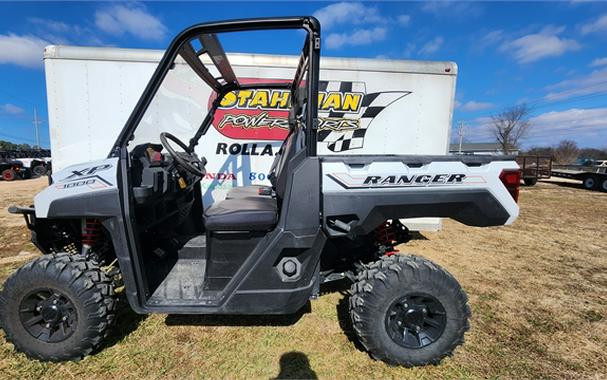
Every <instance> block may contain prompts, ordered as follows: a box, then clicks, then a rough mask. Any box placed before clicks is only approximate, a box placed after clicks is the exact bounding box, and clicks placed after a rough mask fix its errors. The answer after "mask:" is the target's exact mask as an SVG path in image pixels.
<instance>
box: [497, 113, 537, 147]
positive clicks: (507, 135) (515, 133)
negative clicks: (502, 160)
mask: <svg viewBox="0 0 607 380" xmlns="http://www.w3.org/2000/svg"><path fill="white" fill-rule="evenodd" d="M530 128H531V123H529V108H527V105H525V104H519V105H517V106H513V107H510V108H507V109H505V110H504V111H502V112H501V113H499V114H497V115H494V116H492V117H491V124H489V129H490V130H491V131H492V132H493V135H494V136H495V139H496V140H497V142H498V143H499V144H500V145H501V148H502V151H503V152H504V154H509V153H510V152H512V151H513V150H515V149H516V148H518V144H519V140H521V139H522V138H524V137H525V136H526V135H527V133H529V129H530Z"/></svg>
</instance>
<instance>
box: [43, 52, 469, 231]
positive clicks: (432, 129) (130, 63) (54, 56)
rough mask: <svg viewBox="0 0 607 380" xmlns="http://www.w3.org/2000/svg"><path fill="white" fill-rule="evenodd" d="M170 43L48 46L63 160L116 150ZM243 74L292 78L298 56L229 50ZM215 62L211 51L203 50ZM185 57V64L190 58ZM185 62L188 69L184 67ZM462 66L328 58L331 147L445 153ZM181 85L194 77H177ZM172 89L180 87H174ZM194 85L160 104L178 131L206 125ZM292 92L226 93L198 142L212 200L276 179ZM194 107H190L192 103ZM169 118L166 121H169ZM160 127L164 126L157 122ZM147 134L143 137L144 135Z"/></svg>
mask: <svg viewBox="0 0 607 380" xmlns="http://www.w3.org/2000/svg"><path fill="white" fill-rule="evenodd" d="M162 53H163V52H162V51H159V50H142V49H121V48H92V47H76V46H48V47H47V48H46V49H45V52H44V60H45V72H46V85H47V97H48V112H49V128H50V141H51V149H52V158H53V168H54V169H55V170H61V169H63V168H65V167H67V166H69V165H73V164H76V163H79V162H84V161H90V160H95V159H102V158H104V157H106V156H107V154H108V152H109V151H110V149H111V147H112V144H113V143H114V140H115V136H116V134H117V133H119V131H120V130H121V129H122V128H123V126H124V125H125V122H126V121H127V119H128V117H129V115H130V112H131V110H132V109H133V107H134V106H135V104H136V102H137V100H138V99H139V97H140V96H141V94H142V92H143V90H144V88H145V85H146V83H148V81H149V79H150V77H151V76H152V73H153V71H154V69H155V68H156V66H157V64H158V62H159V61H160V59H161V57H162ZM227 57H228V59H229V61H230V62H231V64H232V66H233V68H234V71H235V72H237V73H238V75H239V77H240V80H241V82H246V83H256V82H264V83H267V82H268V81H272V82H277V83H279V82H288V81H290V80H291V79H292V78H293V75H294V74H295V68H296V67H297V61H298V59H299V57H297V56H286V55H262V54H242V53H231V54H230V53H228V54H227ZM202 59H203V61H204V62H205V63H210V61H209V58H205V57H203V58H202ZM185 64H186V63H185V62H184V61H183V60H181V59H178V60H177V61H176V62H175V65H185ZM176 71H178V70H176ZM456 77H457V66H456V64H455V63H453V62H430V61H403V60H401V61H396V60H383V59H352V58H333V57H322V58H321V59H320V80H319V94H318V97H319V99H318V115H319V125H318V138H317V140H318V143H317V151H318V154H319V155H321V156H339V155H362V156H365V155H386V156H390V155H395V154H401V155H402V154H424V155H444V154H447V152H448V149H449V140H450V129H451V122H452V120H451V119H452V113H453V106H454V95H455V84H456ZM175 85H177V86H186V87H187V86H189V84H188V83H187V81H185V80H184V81H181V82H179V81H177V82H176V84H175ZM169 90H170V89H169ZM181 90H182V91H185V92H188V91H191V93H190V95H191V96H192V98H194V99H196V102H197V103H198V104H187V102H186V105H185V106H184V104H183V102H179V101H178V100H179V99H175V101H174V102H172V103H171V102H168V104H169V106H168V107H169V108H170V107H175V108H174V109H166V108H165V107H167V105H166V104H162V105H154V104H152V105H151V106H152V107H156V112H157V114H159V115H160V114H162V115H163V117H167V118H171V122H170V124H171V125H172V128H173V129H172V130H171V131H168V132H173V133H175V134H193V133H194V132H195V129H196V128H197V127H198V126H197V125H194V124H193V123H189V122H188V120H186V119H185V118H184V117H183V115H184V114H186V115H187V114H191V113H194V112H197V110H198V111H199V107H204V108H205V109H208V108H210V107H211V105H212V103H213V100H214V98H215V96H216V95H215V93H214V91H213V90H212V89H210V88H208V87H205V88H199V87H194V86H191V88H189V89H188V88H186V89H181ZM289 97H290V94H289V91H287V90H284V89H251V90H240V91H238V93H232V94H228V96H226V97H225V98H223V99H222V101H221V103H220V105H219V108H218V110H217V112H216V114H215V118H214V120H213V123H212V128H211V130H209V131H208V132H207V134H206V136H205V139H204V140H203V141H201V143H200V144H199V145H198V146H197V147H196V152H197V153H198V154H199V155H200V156H205V157H207V158H208V160H209V162H208V163H207V164H206V169H207V174H206V176H205V178H203V180H202V182H201V187H202V192H203V199H204V202H205V205H211V204H213V202H215V201H217V200H222V199H224V197H225V195H226V194H227V192H228V191H229V190H230V189H231V188H233V187H237V186H243V185H251V184H262V185H268V184H269V181H268V173H269V171H270V166H271V165H272V162H273V161H274V156H275V155H276V154H277V153H278V150H279V148H280V145H281V143H282V141H283V140H284V139H285V137H286V136H287V133H288V109H289V106H290V98H289ZM184 107H185V108H184ZM165 124H166V123H165ZM149 130H150V131H153V133H156V135H157V134H159V133H160V132H163V131H160V130H158V131H156V130H154V129H153V128H149ZM142 138H143V137H142ZM403 223H404V224H405V225H406V226H407V227H408V228H409V229H410V230H426V231H427V230H438V229H440V227H441V222H440V219H439V218H415V219H408V220H403Z"/></svg>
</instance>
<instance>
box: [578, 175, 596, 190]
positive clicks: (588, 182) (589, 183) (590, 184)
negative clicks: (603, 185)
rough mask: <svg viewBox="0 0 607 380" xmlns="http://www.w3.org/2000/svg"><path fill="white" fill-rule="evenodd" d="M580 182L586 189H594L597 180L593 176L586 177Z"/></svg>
mask: <svg viewBox="0 0 607 380" xmlns="http://www.w3.org/2000/svg"><path fill="white" fill-rule="evenodd" d="M582 184H583V185H584V188H585V189H586V190H594V189H595V188H596V187H597V185H598V181H597V180H596V178H594V177H586V178H584V182H582Z"/></svg>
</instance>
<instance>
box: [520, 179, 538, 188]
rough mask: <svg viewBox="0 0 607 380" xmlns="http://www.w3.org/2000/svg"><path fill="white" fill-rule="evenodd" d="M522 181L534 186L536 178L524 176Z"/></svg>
mask: <svg viewBox="0 0 607 380" xmlns="http://www.w3.org/2000/svg"><path fill="white" fill-rule="evenodd" d="M523 182H525V185H526V186H535V184H536V183H537V178H525V179H523Z"/></svg>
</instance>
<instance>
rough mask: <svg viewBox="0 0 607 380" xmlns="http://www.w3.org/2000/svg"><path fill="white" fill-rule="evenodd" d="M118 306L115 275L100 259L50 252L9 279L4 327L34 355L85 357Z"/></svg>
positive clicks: (0, 312) (1, 298) (3, 296)
mask: <svg viewBox="0 0 607 380" xmlns="http://www.w3.org/2000/svg"><path fill="white" fill-rule="evenodd" d="M116 306H117V299H116V296H115V293H114V286H113V284H112V281H111V280H110V279H109V278H108V277H107V276H106V274H105V273H104V272H103V271H102V270H101V269H100V268H99V267H98V266H97V264H95V263H94V262H91V261H88V260H86V259H85V258H84V257H83V256H81V255H69V254H67V253H58V254H54V255H44V256H42V257H40V258H38V259H36V260H34V261H32V262H30V263H28V264H26V265H24V266H23V267H21V268H20V269H19V270H17V272H15V273H14V274H13V275H12V276H11V277H9V278H8V280H7V281H6V283H5V284H4V289H3V290H2V292H1V293H0V327H1V328H2V329H3V330H4V332H5V335H6V340H7V341H9V342H11V343H13V344H14V346H15V349H16V350H18V351H21V352H23V353H25V354H26V355H27V356H29V357H31V358H35V359H40V360H49V361H65V360H79V359H81V358H82V357H84V356H86V355H88V354H90V353H91V352H93V350H95V349H96V348H97V347H98V346H99V344H100V343H101V342H102V340H103V339H104V338H105V337H106V335H107V333H108V327H109V326H110V325H111V324H112V322H113V321H114V317H115V311H116ZM49 326H50V328H49Z"/></svg>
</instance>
